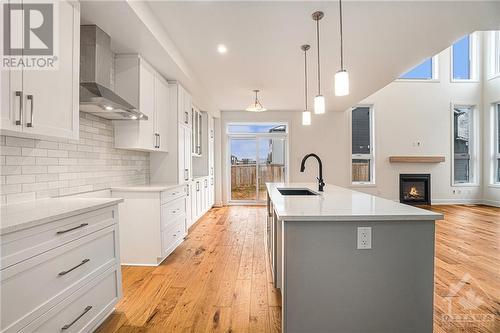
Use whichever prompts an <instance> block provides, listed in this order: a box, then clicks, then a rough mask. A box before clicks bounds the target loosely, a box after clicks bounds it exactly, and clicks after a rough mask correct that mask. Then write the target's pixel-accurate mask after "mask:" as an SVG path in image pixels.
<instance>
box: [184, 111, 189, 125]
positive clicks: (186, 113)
mask: <svg viewBox="0 0 500 333" xmlns="http://www.w3.org/2000/svg"><path fill="white" fill-rule="evenodd" d="M188 122H189V113H188V112H187V111H184V124H187V123H188Z"/></svg>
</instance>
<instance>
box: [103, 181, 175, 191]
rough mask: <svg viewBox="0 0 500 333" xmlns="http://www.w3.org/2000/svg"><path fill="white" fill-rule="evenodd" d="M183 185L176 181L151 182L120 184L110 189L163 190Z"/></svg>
mask: <svg viewBox="0 0 500 333" xmlns="http://www.w3.org/2000/svg"><path fill="white" fill-rule="evenodd" d="M179 186H183V185H182V184H176V183H151V184H146V185H139V186H120V187H112V188H111V191H117V192H163V191H167V190H170V189H172V188H175V187H179Z"/></svg>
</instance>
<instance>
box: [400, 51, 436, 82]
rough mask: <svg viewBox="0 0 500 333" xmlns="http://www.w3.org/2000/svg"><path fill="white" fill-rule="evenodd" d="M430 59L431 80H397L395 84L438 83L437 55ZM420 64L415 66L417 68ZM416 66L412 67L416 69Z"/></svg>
mask: <svg viewBox="0 0 500 333" xmlns="http://www.w3.org/2000/svg"><path fill="white" fill-rule="evenodd" d="M431 58H432V78H431V79H405V78H397V79H396V80H395V81H396V82H439V54H436V55H435V56H433V57H431ZM420 64H421V63H419V64H417V65H416V66H418V65H420ZM416 66H414V67H416ZM414 67H412V68H411V69H409V70H408V71H410V70H412V69H413V68H414ZM405 73H406V72H405ZM405 73H403V74H405ZM403 74H401V75H403Z"/></svg>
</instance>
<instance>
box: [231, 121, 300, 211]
mask: <svg viewBox="0 0 500 333" xmlns="http://www.w3.org/2000/svg"><path fill="white" fill-rule="evenodd" d="M231 125H276V126H278V125H285V126H286V131H285V132H276V133H231V132H229V126H231ZM224 129H225V136H226V172H225V175H224V177H225V182H226V186H225V191H226V193H225V195H226V201H227V204H228V205H250V206H252V205H265V203H266V202H265V200H258V197H257V198H256V199H255V200H234V199H231V139H232V138H236V139H255V140H256V145H257V146H256V151H257V152H258V151H259V138H263V137H265V138H281V139H284V140H285V183H288V182H289V181H290V173H289V166H290V124H289V123H288V122H287V121H277V122H276V121H261V122H259V121H251V122H248V121H241V122H240V121H229V122H227V123H225V124H224ZM256 168H258V163H257V164H256ZM257 171H258V170H257ZM257 188H258V184H257ZM256 190H257V189H256Z"/></svg>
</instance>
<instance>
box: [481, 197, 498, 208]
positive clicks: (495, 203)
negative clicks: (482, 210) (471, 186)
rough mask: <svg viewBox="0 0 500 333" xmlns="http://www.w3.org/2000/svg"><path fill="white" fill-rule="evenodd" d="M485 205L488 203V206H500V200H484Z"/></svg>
mask: <svg viewBox="0 0 500 333" xmlns="http://www.w3.org/2000/svg"><path fill="white" fill-rule="evenodd" d="M482 201H483V205H488V206H493V207H500V201H494V200H486V199H484V200H482Z"/></svg>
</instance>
